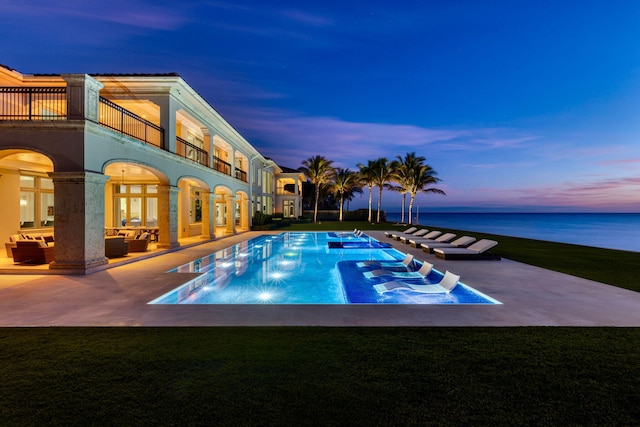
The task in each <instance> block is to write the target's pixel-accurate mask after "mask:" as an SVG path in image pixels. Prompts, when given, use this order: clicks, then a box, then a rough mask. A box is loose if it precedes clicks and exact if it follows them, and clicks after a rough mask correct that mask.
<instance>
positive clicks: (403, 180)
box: [389, 152, 426, 223]
mask: <svg viewBox="0 0 640 427" xmlns="http://www.w3.org/2000/svg"><path fill="white" fill-rule="evenodd" d="M396 159H397V160H394V161H393V162H391V169H392V170H393V178H392V180H393V181H395V182H396V183H397V184H398V185H395V186H393V185H392V186H389V189H390V190H392V191H397V192H398V193H400V194H402V209H401V212H402V216H401V221H400V222H401V223H404V209H405V206H406V202H407V193H408V192H409V188H410V187H411V180H412V177H413V175H412V173H411V171H412V170H413V169H415V168H416V167H418V166H421V165H422V164H423V163H424V161H425V160H426V159H425V158H424V157H416V153H415V152H411V153H407V154H405V156H404V158H402V157H400V156H396Z"/></svg>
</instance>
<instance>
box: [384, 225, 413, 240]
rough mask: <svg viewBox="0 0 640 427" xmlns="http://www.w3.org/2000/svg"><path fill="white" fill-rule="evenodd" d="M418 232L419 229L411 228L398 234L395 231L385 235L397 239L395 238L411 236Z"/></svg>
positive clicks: (386, 232)
mask: <svg viewBox="0 0 640 427" xmlns="http://www.w3.org/2000/svg"><path fill="white" fill-rule="evenodd" d="M416 230H418V227H409V228H407V229H406V230H404V231H401V232H399V233H398V232H393V231H385V232H384V235H385V236H387V237H389V238H392V239H393V238H395V236H399V235H402V234H411V233H414V232H415V231H416Z"/></svg>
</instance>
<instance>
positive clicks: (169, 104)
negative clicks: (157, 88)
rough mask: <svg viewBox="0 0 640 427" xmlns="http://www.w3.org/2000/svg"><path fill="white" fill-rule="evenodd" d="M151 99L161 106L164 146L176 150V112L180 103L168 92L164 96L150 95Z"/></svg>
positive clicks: (166, 148) (172, 151) (168, 149)
mask: <svg viewBox="0 0 640 427" xmlns="http://www.w3.org/2000/svg"><path fill="white" fill-rule="evenodd" d="M149 99H150V100H151V101H153V102H154V103H155V104H157V105H158V106H159V107H160V127H161V128H163V129H164V141H163V143H162V148H163V149H165V150H167V151H169V152H171V153H175V152H176V144H177V143H176V112H177V111H178V105H177V102H176V101H175V99H174V98H173V95H172V94H171V93H167V94H166V95H163V96H150V97H149Z"/></svg>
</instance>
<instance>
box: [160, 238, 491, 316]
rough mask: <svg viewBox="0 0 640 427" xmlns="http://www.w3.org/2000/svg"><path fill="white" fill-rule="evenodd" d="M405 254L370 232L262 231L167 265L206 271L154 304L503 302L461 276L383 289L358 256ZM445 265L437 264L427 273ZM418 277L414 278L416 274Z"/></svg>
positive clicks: (400, 256) (398, 257) (178, 270)
mask: <svg viewBox="0 0 640 427" xmlns="http://www.w3.org/2000/svg"><path fill="white" fill-rule="evenodd" d="M404 256H405V254H403V253H401V252H399V251H397V250H396V249H393V248H392V247H390V245H388V244H386V243H382V242H378V241H377V240H375V239H372V238H370V237H368V236H366V235H364V236H362V237H356V236H355V235H354V234H353V233H348V232H336V233H327V232H289V233H282V234H276V235H265V236H260V237H257V238H254V239H251V240H248V241H246V242H242V243H239V244H237V245H235V246H232V247H230V248H227V249H224V250H221V251H218V252H216V253H213V254H211V255H209V256H206V257H203V258H200V259H197V260H195V261H192V262H190V263H188V264H184V265H182V266H180V267H177V268H175V269H173V270H170V271H169V272H168V273H177V274H180V273H200V275H199V276H197V277H195V278H193V279H191V280H188V281H186V283H184V284H183V285H182V286H180V287H178V288H176V289H174V290H172V291H170V292H168V293H166V294H164V295H162V296H160V297H158V298H156V299H155V300H153V301H151V302H150V304H368V303H374V304H385V303H391V304H499V302H498V301H496V300H494V299H492V298H490V297H488V296H486V295H484V294H482V293H480V292H478V291H476V290H474V289H472V288H470V287H469V286H466V285H464V284H462V283H460V284H459V285H458V286H457V287H456V288H455V289H454V290H453V291H452V292H451V293H449V294H438V295H432V294H431V295H427V294H418V293H415V292H411V291H406V290H403V291H394V292H387V293H384V294H378V293H377V292H376V291H375V289H374V288H373V285H374V284H376V283H381V282H383V281H385V280H389V278H388V277H387V278H386V279H385V278H381V277H377V278H373V279H367V278H365V276H364V275H363V273H364V271H366V270H367V269H371V268H373V267H371V268H368V267H364V268H363V267H359V266H358V264H359V263H360V262H362V261H368V260H387V261H394V260H402V259H403V258H404ZM441 277H442V273H441V272H439V271H437V270H434V271H433V272H432V273H431V274H430V275H429V276H428V278H427V279H428V281H433V282H437V281H439V279H440V278H441ZM412 280H415V279H412Z"/></svg>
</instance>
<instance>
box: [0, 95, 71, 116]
mask: <svg viewBox="0 0 640 427" xmlns="http://www.w3.org/2000/svg"><path fill="white" fill-rule="evenodd" d="M66 118H67V88H66V87H0V120H65V119H66Z"/></svg>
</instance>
